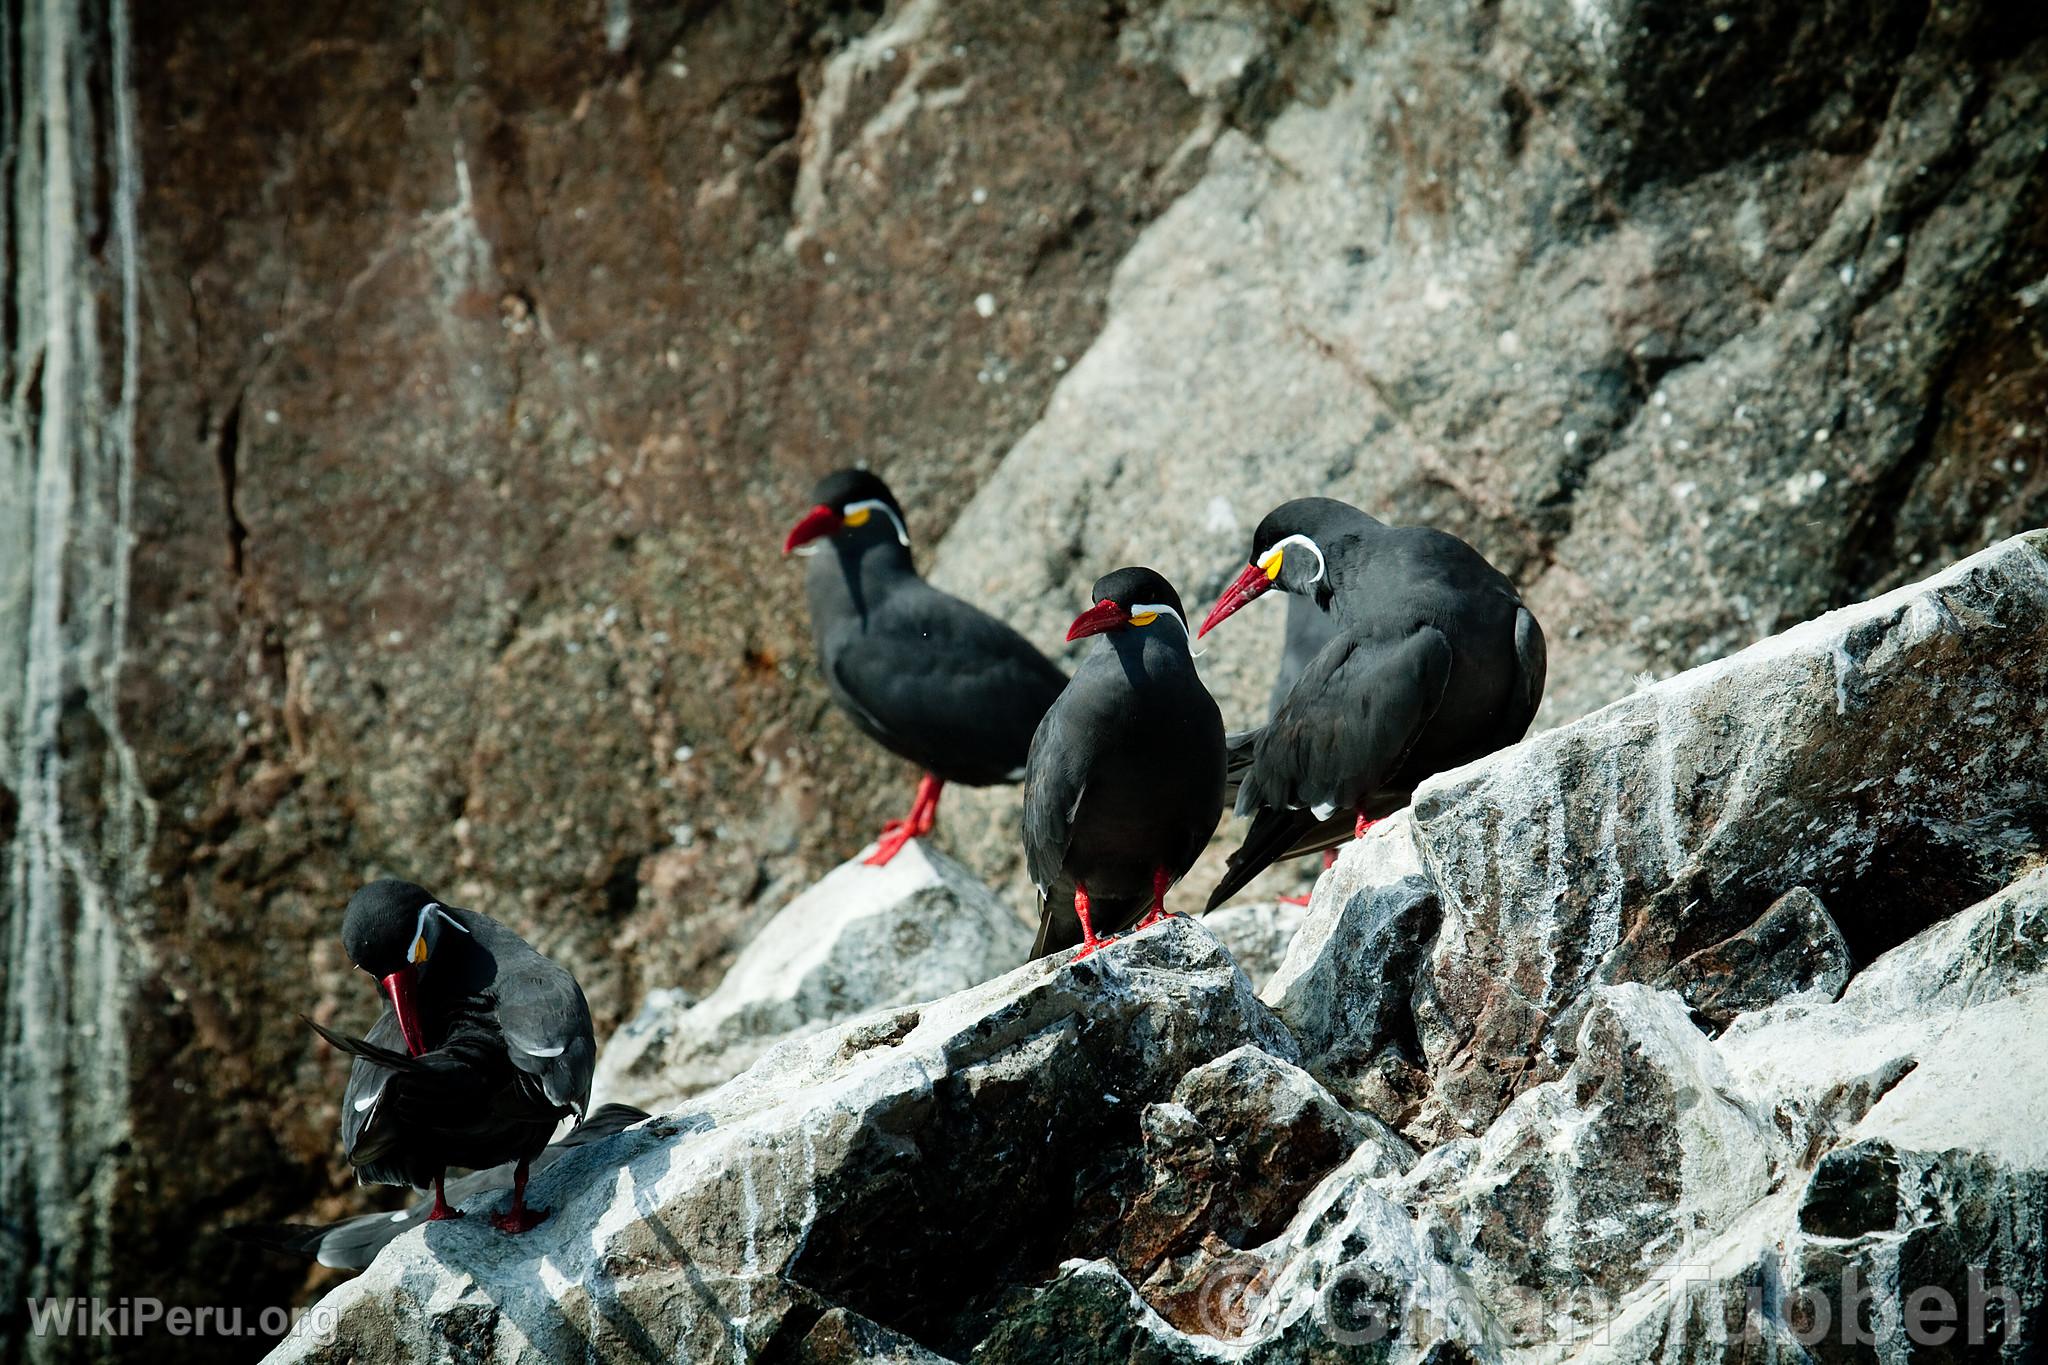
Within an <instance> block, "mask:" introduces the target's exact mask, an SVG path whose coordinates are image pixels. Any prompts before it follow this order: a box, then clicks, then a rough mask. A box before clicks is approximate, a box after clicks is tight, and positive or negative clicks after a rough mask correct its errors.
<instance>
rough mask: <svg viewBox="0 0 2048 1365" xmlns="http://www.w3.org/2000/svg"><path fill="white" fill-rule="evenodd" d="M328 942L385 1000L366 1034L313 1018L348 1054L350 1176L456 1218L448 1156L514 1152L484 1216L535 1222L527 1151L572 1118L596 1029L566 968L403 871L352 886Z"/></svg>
mask: <svg viewBox="0 0 2048 1365" xmlns="http://www.w3.org/2000/svg"><path fill="white" fill-rule="evenodd" d="M341 945H342V948H343V949H344V950H345V951H346V952H347V953H348V956H349V960H350V961H351V962H353V963H355V965H356V966H358V967H360V968H361V969H362V970H363V971H365V972H367V973H369V974H370V976H372V977H373V978H375V979H376V981H377V982H378V988H379V991H380V993H381V994H382V995H383V997H384V1001H385V1005H386V1008H385V1011H384V1013H383V1014H382V1015H380V1016H379V1017H378V1019H377V1022H376V1023H375V1024H374V1025H372V1026H371V1028H370V1033H369V1036H368V1037H367V1038H351V1037H348V1036H347V1035H345V1034H340V1033H336V1032H334V1031H333V1030H331V1029H326V1028H322V1027H321V1026H320V1025H319V1024H314V1025H313V1029H314V1031H315V1032H317V1033H318V1034H319V1035H320V1036H321V1037H322V1038H325V1039H326V1040H327V1041H328V1042H329V1043H332V1044H333V1045H334V1046H335V1047H337V1048H340V1049H341V1050H342V1051H344V1052H346V1053H348V1054H349V1055H350V1056H352V1057H354V1058H355V1063H354V1065H353V1066H351V1067H350V1069H349V1076H348V1087H347V1089H346V1090H344V1091H343V1092H342V1104H341V1141H342V1146H343V1149H344V1150H345V1151H346V1152H347V1153H348V1159H349V1164H350V1165H351V1166H353V1167H355V1170H356V1177H357V1179H358V1180H360V1181H362V1182H363V1183H365V1184H379V1185H410V1186H411V1187H413V1188H414V1189H418V1190H424V1189H426V1188H428V1187H429V1186H432V1187H433V1191H434V1207H433V1209H432V1211H431V1212H430V1213H429V1214H428V1215H427V1216H428V1219H429V1220H430V1221H431V1220H438V1219H444V1218H459V1217H461V1215H460V1214H459V1213H457V1212H456V1211H455V1210H454V1209H452V1208H451V1207H449V1204H448V1200H447V1191H446V1189H445V1186H444V1184H443V1180H444V1176H445V1174H446V1171H447V1168H448V1167H450V1166H466V1167H469V1168H471V1169H475V1170H482V1169H484V1168H486V1167H490V1166H496V1165H499V1164H501V1163H504V1162H515V1163H517V1165H516V1167H515V1170H514V1173H513V1181H512V1207H511V1209H510V1211H509V1212H506V1213H503V1214H498V1215H494V1216H493V1217H492V1219H491V1223H492V1225H493V1226H495V1227H497V1228H499V1229H500V1230H501V1231H504V1232H525V1231H526V1230H527V1229H528V1228H531V1227H533V1226H534V1225H535V1224H537V1223H539V1222H540V1221H541V1220H542V1219H543V1218H545V1217H546V1216H547V1214H546V1213H545V1212H543V1211H540V1210H537V1209H529V1208H527V1207H526V1177H527V1168H528V1164H529V1163H530V1162H531V1161H532V1159H533V1158H534V1157H536V1156H538V1155H539V1154H540V1152H541V1151H542V1149H544V1148H545V1147H546V1146H547V1145H548V1139H549V1138H550V1137H552V1136H553V1135H554V1131H555V1127H556V1125H557V1124H559V1123H560V1122H561V1120H563V1119H564V1118H568V1117H570V1116H571V1115H574V1116H575V1117H576V1119H577V1120H578V1121H579V1122H580V1121H581V1120H582V1118H583V1116H584V1114H585V1112H586V1111H587V1110H588V1109H589V1107H590V1077H591V1072H592V1070H593V1068H594V1065H595V1063H596V1060H597V1043H596V1040H595V1038H594V1037H593V1035H592V1032H591V1027H590V1006H589V1005H588V1004H587V1003H586V1002H585V1001H584V998H583V988H582V987H580V986H578V985H577V984H576V978H574V977H572V976H570V975H569V973H568V972H566V971H564V970H563V969H562V968H560V967H558V966H556V965H555V964H554V963H553V962H551V961H549V960H548V959H547V958H545V957H542V956H541V955H540V954H539V953H537V952H535V951H534V950H533V948H532V947H531V946H530V945H529V944H528V943H527V942H526V941H525V940H524V939H522V938H520V937H519V936H518V935H517V934H515V933H513V932H512V931H511V930H510V929H507V928H506V927H505V926H504V925H502V924H500V923H498V921H496V920H494V919H492V918H491V917H490V916H489V915H484V914H479V913H478V912H476V911H474V910H462V909H458V908H456V907H455V906H451V905H443V904H442V903H441V902H440V901H439V900H438V899H436V898H435V897H434V896H432V895H431V894H429V893H428V892H427V891H425V890H424V889H422V888H420V887H417V886H414V885H413V884H412V883H411V882H402V881H395V880H384V881H375V882H371V883H370V884H369V885H368V886H366V887H364V888H363V889H362V890H360V891H358V892H356V894H355V895H354V896H352V897H351V898H350V899H349V903H348V911H347V913H346V914H345V915H344V916H343V918H342V923H341ZM309 1022H310V1021H309Z"/></svg>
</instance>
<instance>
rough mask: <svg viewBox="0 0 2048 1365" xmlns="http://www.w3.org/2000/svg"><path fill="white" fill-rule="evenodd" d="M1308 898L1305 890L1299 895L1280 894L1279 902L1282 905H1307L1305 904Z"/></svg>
mask: <svg viewBox="0 0 2048 1365" xmlns="http://www.w3.org/2000/svg"><path fill="white" fill-rule="evenodd" d="M1308 899H1309V898H1308V893H1307V892H1303V893H1302V894H1301V895H1299V896H1281V897H1279V901H1280V903H1281V904H1282V905H1307V904H1308Z"/></svg>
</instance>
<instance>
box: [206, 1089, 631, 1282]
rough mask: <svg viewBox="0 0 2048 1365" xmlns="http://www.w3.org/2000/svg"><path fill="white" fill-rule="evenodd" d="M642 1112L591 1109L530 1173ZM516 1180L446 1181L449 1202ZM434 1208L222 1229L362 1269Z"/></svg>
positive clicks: (503, 1173) (423, 1204)
mask: <svg viewBox="0 0 2048 1365" xmlns="http://www.w3.org/2000/svg"><path fill="white" fill-rule="evenodd" d="M648 1117H649V1115H648V1114H647V1112H646V1111H645V1110H642V1109H635V1108H633V1107H632V1106H631V1105H629V1104H606V1105H601V1106H599V1107H598V1108H597V1110H596V1111H595V1112H593V1113H592V1114H591V1116H590V1117H589V1118H587V1119H585V1120H584V1121H583V1122H581V1123H579V1124H577V1125H576V1128H575V1130H574V1131H573V1132H570V1133H567V1134H565V1135H563V1137H562V1138H561V1140H560V1141H558V1142H551V1143H549V1144H548V1145H547V1147H546V1149H545V1150H543V1151H542V1152H541V1154H540V1155H539V1156H537V1157H535V1158H534V1159H533V1161H532V1171H533V1173H534V1174H536V1175H537V1174H539V1173H540V1172H541V1171H544V1170H546V1169H547V1168H548V1167H550V1166H552V1165H554V1164H555V1163H556V1162H557V1161H560V1160H561V1159H562V1158H563V1157H565V1156H567V1155H569V1154H570V1153H571V1152H574V1151H578V1150H580V1149H582V1148H584V1147H588V1146H590V1145H591V1144H592V1143H594V1142H598V1141H600V1140H601V1139H604V1138H608V1137H613V1136H616V1135H617V1134H619V1133H623V1132H625V1131H626V1129H628V1128H630V1127H632V1126H633V1125H634V1124H636V1123H642V1122H645V1121H646V1120H647V1118H648ZM517 1178H518V1171H517V1169H516V1168H515V1167H514V1165H513V1163H511V1162H509V1161H508V1162H503V1163H501V1164H499V1165H496V1166H492V1167H490V1168H489V1169H488V1170H482V1171H476V1172H473V1173H472V1174H470V1175H465V1176H462V1177H460V1178H459V1179H456V1180H451V1181H449V1182H448V1188H447V1194H448V1195H450V1196H452V1202H454V1203H458V1204H459V1203H462V1202H464V1201H465V1200H469V1199H474V1198H476V1197H478V1196H479V1195H486V1194H494V1193H496V1192H497V1191H499V1190H508V1189H511V1188H512V1182H513V1181H514V1180H516V1179H517ZM448 1202H451V1201H444V1200H442V1199H441V1198H440V1197H439V1196H438V1195H437V1197H436V1203H437V1204H439V1205H440V1207H441V1210H442V1212H441V1214H440V1216H441V1217H443V1218H447V1217H449V1216H450V1215H449V1213H448V1212H447V1203H448ZM434 1207H435V1205H433V1204H429V1203H428V1202H427V1201H425V1200H421V1201H420V1202H418V1203H416V1204H413V1205H411V1206H410V1207H407V1208H403V1209H397V1210H394V1211H393V1212H390V1213H362V1214H357V1215H356V1216H355V1217H353V1218H344V1219H342V1220H341V1221H340V1222H338V1223H326V1224H320V1225H317V1226H316V1225H312V1224H306V1223H263V1224H256V1225H244V1226H242V1227H231V1228H229V1229H227V1233H228V1235H229V1236H230V1237H233V1238H235V1239H236V1240H237V1241H242V1242H250V1243H254V1244H255V1245H257V1246H266V1247H269V1248H271V1249H272V1250H274V1251H284V1252H290V1253H292V1254H293V1255H297V1256H311V1257H312V1258H313V1259H314V1260H316V1261H318V1262H319V1263H320V1264H321V1265H324V1266H327V1267H329V1268H331V1269H334V1270H365V1269H368V1267H369V1264H370V1262H372V1261H374V1260H376V1259H377V1253H378V1252H380V1251H382V1250H383V1249H384V1248H385V1247H387V1246H390V1245H391V1244H392V1243H393V1242H395V1241H397V1240H398V1236H399V1234H400V1233H404V1232H409V1231H411V1230H412V1229H413V1228H416V1227H418V1226H419V1225H420V1224H421V1223H428V1222H432V1221H433V1219H434Z"/></svg>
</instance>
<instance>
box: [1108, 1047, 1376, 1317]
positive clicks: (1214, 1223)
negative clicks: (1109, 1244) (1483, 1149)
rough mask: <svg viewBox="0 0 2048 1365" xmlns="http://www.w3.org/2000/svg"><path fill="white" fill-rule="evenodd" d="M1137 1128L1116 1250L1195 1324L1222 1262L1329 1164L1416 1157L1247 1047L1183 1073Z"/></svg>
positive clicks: (1207, 1305) (1153, 1299)
mask: <svg viewBox="0 0 2048 1365" xmlns="http://www.w3.org/2000/svg"><path fill="white" fill-rule="evenodd" d="M1141 1127H1142V1130H1143V1132H1144V1141H1145V1174H1144V1184H1143V1187H1142V1190H1141V1192H1140V1193H1138V1194H1137V1195H1136V1197H1135V1198H1133V1199H1131V1200H1130V1201H1129V1203H1128V1204H1127V1205H1126V1206H1125V1208H1124V1210H1123V1212H1122V1216H1121V1229H1120V1232H1119V1238H1118V1247H1117V1256H1116V1260H1117V1264H1118V1265H1119V1267H1120V1268H1121V1269H1122V1270H1123V1271H1124V1272H1125V1273H1126V1274H1127V1275H1128V1276H1129V1277H1131V1278H1132V1279H1133V1280H1134V1281H1135V1282H1136V1283H1138V1285H1139V1288H1140V1290H1141V1292H1142V1293H1143V1294H1144V1296H1145V1298H1146V1299H1147V1301H1148V1302H1150V1303H1151V1304H1152V1305H1153V1307H1155V1308H1157V1309H1158V1310H1159V1312H1160V1313H1161V1315H1162V1316H1163V1317H1164V1318H1165V1319H1166V1320H1167V1321H1169V1322H1171V1323H1173V1324H1174V1325H1175V1326H1177V1327H1183V1328H1189V1329H1191V1330H1200V1329H1204V1328H1206V1327H1207V1326H1208V1325H1209V1323H1210V1321H1211V1319H1210V1316H1209V1315H1210V1314H1211V1313H1212V1312H1213V1310H1214V1307H1215V1303H1214V1296H1213V1294H1212V1293H1210V1292H1209V1288H1208V1287H1209V1286H1210V1285H1211V1284H1212V1283H1213V1280H1214V1277H1215V1276H1216V1274H1217V1273H1218V1268H1219V1266H1222V1265H1227V1264H1229V1263H1231V1262H1233V1261H1234V1260H1236V1259H1238V1258H1239V1256H1240V1253H1241V1252H1242V1251H1243V1250H1244V1249H1245V1248H1249V1247H1254V1246H1258V1245H1260V1244H1262V1243H1264V1242H1267V1241H1269V1240H1271V1239H1272V1237H1273V1236H1275V1235H1276V1234H1278V1233H1279V1232H1280V1231H1281V1229H1282V1228H1284V1227H1285V1226H1286V1225H1287V1223H1288V1221H1289V1220H1290V1219H1291V1218H1292V1217H1293V1216H1294V1211H1295V1209H1296V1207H1297V1206H1298V1205H1299V1204H1300V1203H1301V1200H1302V1197H1303V1196H1304V1195H1305V1194H1307V1193H1308V1191H1309V1190H1310V1189H1312V1188H1314V1187H1315V1185H1316V1184H1317V1183H1318V1182H1319V1181H1321V1179H1322V1178H1323V1177H1324V1176H1325V1175H1327V1174H1328V1173H1329V1172H1330V1171H1332V1170H1334V1169H1336V1168H1337V1167H1338V1166H1340V1165H1348V1166H1350V1167H1352V1168H1355V1169H1358V1170H1360V1171H1363V1172H1365V1173H1367V1174H1370V1175H1387V1174H1394V1173H1398V1172H1400V1171H1404V1170H1406V1169H1407V1168H1408V1167H1409V1166H1410V1165H1412V1164H1414V1161H1415V1151H1414V1149H1413V1148H1412V1147H1410V1146H1409V1145H1408V1143H1407V1142H1406V1141H1405V1140H1404V1139H1402V1137H1401V1136H1400V1135H1399V1134H1398V1133H1395V1132H1394V1131H1393V1130H1392V1129H1391V1128H1389V1127H1388V1126H1387V1125H1386V1124H1385V1123H1382V1122H1381V1121H1379V1120H1378V1119H1376V1118H1373V1117H1371V1116H1369V1115H1367V1116H1358V1115H1354V1114H1351V1113H1348V1112H1346V1110H1345V1109H1344V1108H1343V1107H1342V1106H1341V1105H1339V1104H1338V1103H1337V1101H1336V1100H1335V1099H1334V1098H1333V1097H1332V1096H1331V1095H1330V1093H1329V1092H1328V1091H1326V1090H1324V1089H1323V1087H1322V1086H1320V1085H1318V1084H1317V1083H1316V1081H1315V1079H1314V1078H1313V1077H1311V1076H1310V1075H1309V1074H1308V1073H1307V1072H1305V1071H1303V1070H1302V1069H1301V1068H1300V1067H1298V1066H1294V1065H1291V1064H1290V1063H1287V1062H1284V1061H1281V1060H1280V1059H1279V1058H1277V1057H1274V1056H1272V1055H1271V1054H1269V1053H1266V1052H1262V1051H1260V1050H1258V1049H1256V1048H1252V1047H1243V1048H1239V1049H1237V1050H1236V1051H1234V1052H1230V1053H1228V1054H1226V1055H1224V1056H1222V1057H1219V1058H1217V1059H1216V1060H1215V1061H1213V1062H1210V1063H1208V1064H1206V1065H1204V1066H1200V1067H1197V1068H1195V1069H1194V1070H1193V1071H1191V1072H1189V1073H1188V1074H1187V1076H1185V1077H1184V1078H1183V1079H1182V1080H1181V1082H1180V1084H1179V1085H1178V1086H1176V1087H1175V1088H1174V1092H1173V1098H1172V1099H1171V1100H1170V1101H1168V1102H1166V1103H1162V1104H1155V1105H1151V1106H1148V1107H1147V1108H1146V1110H1145V1114H1144V1118H1143V1120H1142V1123H1141ZM1191 1290H1192V1291H1193V1292H1192V1293H1191V1292H1190V1291H1191Z"/></svg>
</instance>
